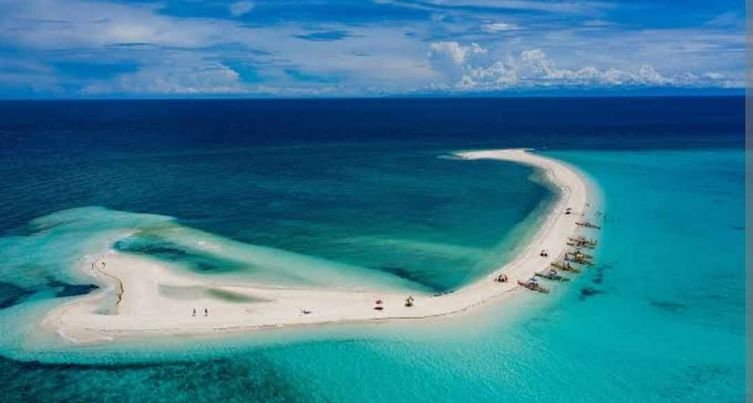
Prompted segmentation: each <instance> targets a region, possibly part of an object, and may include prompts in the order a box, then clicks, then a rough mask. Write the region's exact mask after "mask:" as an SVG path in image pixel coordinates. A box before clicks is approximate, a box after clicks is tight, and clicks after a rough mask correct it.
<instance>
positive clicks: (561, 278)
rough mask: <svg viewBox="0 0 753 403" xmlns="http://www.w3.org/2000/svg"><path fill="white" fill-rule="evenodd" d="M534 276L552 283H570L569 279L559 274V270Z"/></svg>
mask: <svg viewBox="0 0 753 403" xmlns="http://www.w3.org/2000/svg"><path fill="white" fill-rule="evenodd" d="M534 276H537V277H541V278H545V279H547V280H552V281H570V279H569V278H567V277H564V276H561V275H559V274H558V273H557V270H549V271H546V272H544V273H534Z"/></svg>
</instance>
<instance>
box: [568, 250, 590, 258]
mask: <svg viewBox="0 0 753 403" xmlns="http://www.w3.org/2000/svg"><path fill="white" fill-rule="evenodd" d="M565 254H566V255H569V256H571V257H572V258H573V259H585V260H593V258H594V257H593V256H592V255H589V254H588V253H583V252H581V251H579V250H576V251H572V252H565Z"/></svg>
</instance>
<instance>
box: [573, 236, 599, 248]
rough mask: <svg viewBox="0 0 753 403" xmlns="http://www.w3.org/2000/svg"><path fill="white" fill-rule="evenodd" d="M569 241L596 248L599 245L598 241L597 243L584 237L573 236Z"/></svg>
mask: <svg viewBox="0 0 753 403" xmlns="http://www.w3.org/2000/svg"><path fill="white" fill-rule="evenodd" d="M568 239H569V240H570V241H572V242H577V243H584V244H586V245H591V246H596V244H597V241H595V240H593V239H588V238H586V237H584V236H582V235H581V236H571V237H569V238H568Z"/></svg>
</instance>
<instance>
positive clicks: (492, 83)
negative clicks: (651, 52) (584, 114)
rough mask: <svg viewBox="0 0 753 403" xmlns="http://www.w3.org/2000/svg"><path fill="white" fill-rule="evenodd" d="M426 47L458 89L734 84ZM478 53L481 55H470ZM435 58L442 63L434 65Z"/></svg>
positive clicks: (536, 53) (645, 67)
mask: <svg viewBox="0 0 753 403" xmlns="http://www.w3.org/2000/svg"><path fill="white" fill-rule="evenodd" d="M429 49H430V50H429V55H430V62H431V63H432V66H433V67H434V68H435V69H437V70H438V71H440V72H441V73H443V74H444V76H445V77H446V78H447V79H448V80H449V83H450V84H449V88H450V89H452V88H454V89H455V90H460V91H489V90H505V89H533V88H544V87H575V86H577V87H585V88H605V87H620V86H624V87H662V86H675V87H704V86H718V87H734V86H735V85H738V84H739V83H736V82H732V81H731V80H730V79H728V77H726V76H725V75H724V74H721V73H718V72H707V73H703V74H693V73H690V72H686V73H682V74H674V75H663V74H661V73H660V72H658V71H657V70H656V69H655V68H654V66H652V65H650V64H642V65H639V66H637V67H620V66H608V67H598V66H593V65H586V66H583V67H578V68H565V67H559V66H558V65H557V63H555V61H553V60H552V59H550V58H549V57H548V56H547V55H546V53H545V52H544V51H543V50H541V49H528V50H523V51H521V52H519V53H518V54H515V55H512V56H509V57H507V58H504V59H501V58H493V57H491V52H490V51H489V50H487V49H485V48H483V47H481V46H479V45H477V44H475V43H474V44H471V45H469V46H464V45H462V44H460V43H457V42H438V43H434V44H431V45H430V46H429ZM481 54H483V55H484V56H485V57H471V56H473V55H481ZM439 56H442V57H444V59H441V58H439ZM438 60H440V61H443V62H444V63H439V62H437V61H438ZM449 62H451V63H449ZM438 87H441V85H438ZM445 87H447V86H445Z"/></svg>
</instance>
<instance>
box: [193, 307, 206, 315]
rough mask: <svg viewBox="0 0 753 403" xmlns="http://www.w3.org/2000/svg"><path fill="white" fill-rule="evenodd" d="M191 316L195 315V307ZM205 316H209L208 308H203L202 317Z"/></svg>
mask: <svg viewBox="0 0 753 403" xmlns="http://www.w3.org/2000/svg"><path fill="white" fill-rule="evenodd" d="M191 316H193V317H196V308H194V309H193V314H192V315H191ZM207 316H209V309H207V308H204V317H207Z"/></svg>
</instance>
